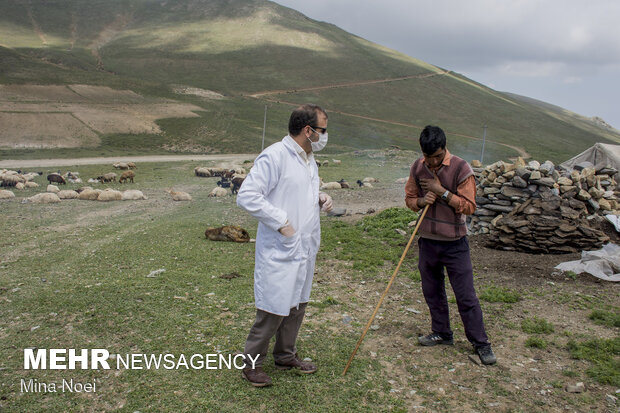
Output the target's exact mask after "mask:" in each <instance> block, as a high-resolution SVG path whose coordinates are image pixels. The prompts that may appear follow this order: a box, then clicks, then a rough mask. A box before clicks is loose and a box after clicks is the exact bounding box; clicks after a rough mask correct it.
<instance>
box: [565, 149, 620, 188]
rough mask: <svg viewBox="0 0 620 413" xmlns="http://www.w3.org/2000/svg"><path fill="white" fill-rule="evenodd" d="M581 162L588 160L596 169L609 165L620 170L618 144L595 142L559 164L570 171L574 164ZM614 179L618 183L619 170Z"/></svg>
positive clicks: (619, 178) (619, 179) (619, 177)
mask: <svg viewBox="0 0 620 413" xmlns="http://www.w3.org/2000/svg"><path fill="white" fill-rule="evenodd" d="M582 162H590V163H591V164H592V165H594V166H595V167H596V168H597V169H599V167H604V166H606V165H609V166H611V167H612V168H615V169H616V170H618V171H620V145H611V144H608V143H596V144H594V146H591V147H590V148H588V149H586V150H585V151H583V152H581V153H580V154H579V155H577V156H575V157H574V158H571V159H569V160H568V161H566V162H563V163H562V164H561V165H560V166H561V167H563V168H565V169H568V170H569V171H570V170H572V169H573V167H574V166H575V165H577V164H580V163H582ZM614 179H615V180H616V181H617V182H619V183H620V172H619V173H617V174H616V175H615V176H614Z"/></svg>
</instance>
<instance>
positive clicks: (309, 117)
mask: <svg viewBox="0 0 620 413" xmlns="http://www.w3.org/2000/svg"><path fill="white" fill-rule="evenodd" d="M319 112H320V113H322V114H323V115H325V118H327V113H325V111H324V110H323V109H322V108H321V107H320V106H318V105H313V104H306V105H302V106H300V107H298V108H297V109H295V110H294V111H293V113H291V118H290V119H289V121H288V133H289V135H291V136H297V135H299V134H300V133H301V130H302V129H303V128H305V127H306V125H310V126H312V127H316V126H317V124H316V123H317V122H318V120H319V119H318V114H319Z"/></svg>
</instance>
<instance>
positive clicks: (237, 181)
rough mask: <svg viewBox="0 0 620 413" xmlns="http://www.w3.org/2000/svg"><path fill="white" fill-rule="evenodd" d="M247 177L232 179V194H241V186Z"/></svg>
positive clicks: (239, 176) (238, 176)
mask: <svg viewBox="0 0 620 413" xmlns="http://www.w3.org/2000/svg"><path fill="white" fill-rule="evenodd" d="M246 176H247V175H235V176H233V178H232V181H231V182H232V188H231V192H232V193H233V194H236V193H239V188H241V184H242V183H243V181H245V178H246Z"/></svg>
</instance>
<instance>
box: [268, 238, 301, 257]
mask: <svg viewBox="0 0 620 413" xmlns="http://www.w3.org/2000/svg"><path fill="white" fill-rule="evenodd" d="M271 258H272V259H273V260H274V261H280V262H282V261H295V260H296V259H299V258H301V237H300V236H299V233H295V234H294V235H293V236H291V237H286V236H284V235H282V234H280V233H278V234H277V237H276V244H275V248H274V250H273V254H272V256H271Z"/></svg>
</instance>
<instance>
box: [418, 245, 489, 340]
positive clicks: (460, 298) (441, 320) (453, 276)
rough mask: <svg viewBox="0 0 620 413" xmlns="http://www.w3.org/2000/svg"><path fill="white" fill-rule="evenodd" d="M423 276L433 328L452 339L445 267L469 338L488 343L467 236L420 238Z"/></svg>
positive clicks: (420, 266) (423, 285)
mask: <svg viewBox="0 0 620 413" xmlns="http://www.w3.org/2000/svg"><path fill="white" fill-rule="evenodd" d="M418 245H419V247H420V259H419V264H418V268H419V269H420V275H421V277H422V292H423V293H424V298H425V299H426V304H427V305H428V308H429V310H430V313H431V319H432V330H433V332H434V333H439V334H440V335H441V336H442V337H444V338H452V330H451V329H450V315H449V310H448V300H447V298H446V288H445V283H444V279H445V275H444V268H445V269H446V270H447V272H448V278H449V279H450V284H451V285H452V290H453V291H454V295H455V298H456V303H457V306H458V309H459V314H460V315H461V320H462V321H463V325H464V326H465V335H466V336H467V339H468V340H469V341H470V342H471V343H472V344H473V345H474V347H476V348H478V347H481V346H486V345H488V344H489V339H488V337H487V335H486V332H485V330H484V321H483V320H482V310H481V308H480V302H479V301H478V297H477V296H476V290H475V289H474V277H473V270H472V264H471V257H470V254H469V242H468V241H467V237H463V238H461V239H458V240H456V241H436V240H432V239H428V238H420V239H419V240H418Z"/></svg>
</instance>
